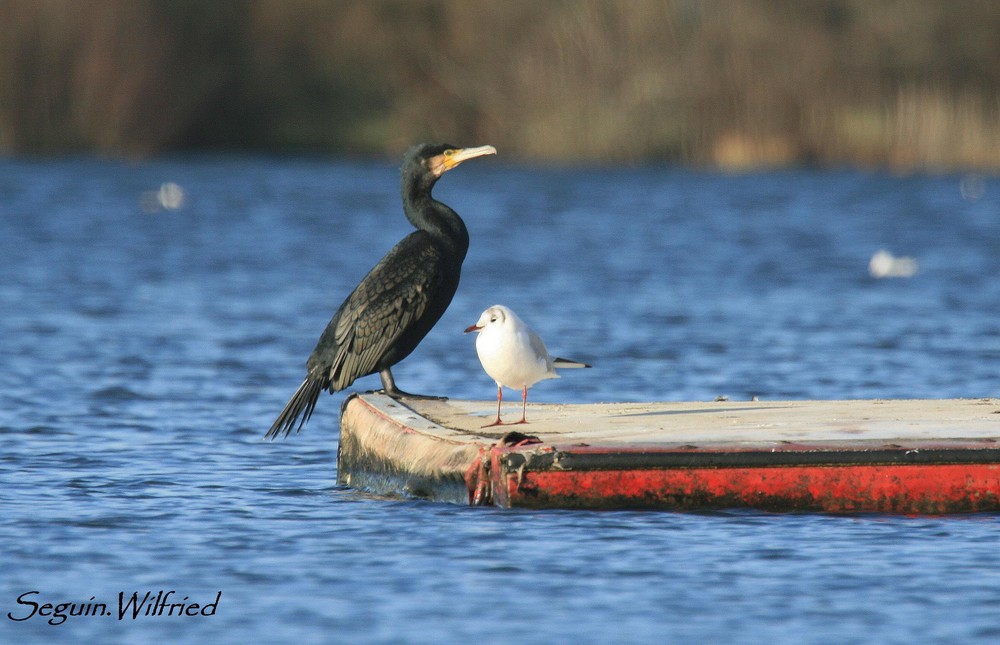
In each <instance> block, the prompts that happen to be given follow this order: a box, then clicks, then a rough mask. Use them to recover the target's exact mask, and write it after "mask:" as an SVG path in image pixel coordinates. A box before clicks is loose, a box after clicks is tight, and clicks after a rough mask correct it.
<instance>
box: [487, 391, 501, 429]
mask: <svg viewBox="0 0 1000 645" xmlns="http://www.w3.org/2000/svg"><path fill="white" fill-rule="evenodd" d="M502 401H503V388H502V387H500V384H499V383H497V420H496V421H494V422H493V423H487V424H486V425H484V426H483V427H484V428H492V427H493V426H502V425H503V421H501V420H500V403H501V402H502Z"/></svg>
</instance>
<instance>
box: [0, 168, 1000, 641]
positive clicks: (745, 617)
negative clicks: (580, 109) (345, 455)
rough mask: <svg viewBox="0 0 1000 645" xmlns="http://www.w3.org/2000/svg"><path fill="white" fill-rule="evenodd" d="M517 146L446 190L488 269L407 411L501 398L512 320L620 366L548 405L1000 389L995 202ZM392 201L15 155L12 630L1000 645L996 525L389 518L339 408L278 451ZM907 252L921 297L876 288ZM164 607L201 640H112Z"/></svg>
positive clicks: (952, 189)
mask: <svg viewBox="0 0 1000 645" xmlns="http://www.w3.org/2000/svg"><path fill="white" fill-rule="evenodd" d="M502 154H503V151H501V156H500V157H497V158H486V159H478V160H474V161H470V162H469V163H467V164H465V165H463V166H462V167H461V168H460V169H458V170H456V171H454V172H453V173H450V174H449V175H447V176H446V177H445V178H444V179H442V181H441V182H440V183H439V185H438V187H437V189H436V191H435V195H436V196H437V197H438V198H440V199H442V200H443V201H445V202H447V203H449V204H451V205H452V206H453V207H454V208H455V209H456V210H457V211H458V212H459V213H461V214H462V215H463V217H464V218H465V220H466V223H467V224H468V227H469V230H470V233H471V237H472V246H471V249H470V252H469V257H468V259H467V261H466V264H465V270H464V276H463V281H462V285H461V286H460V287H459V292H458V295H457V296H456V298H455V300H454V302H453V303H452V305H451V308H450V309H449V310H448V312H447V313H446V314H445V316H444V318H443V319H442V320H441V322H440V323H439V324H438V326H437V327H436V328H435V329H434V330H433V331H432V332H431V334H430V335H429V336H428V337H427V338H426V340H425V341H424V343H423V344H422V345H421V346H420V347H419V348H418V349H417V351H416V352H415V353H414V354H413V355H411V356H410V357H409V358H408V359H407V360H406V361H405V362H404V363H402V364H401V365H399V366H398V367H397V368H396V369H395V371H394V373H395V375H396V379H397V383H398V384H399V385H400V387H402V388H403V389H407V390H411V391H418V392H429V393H437V394H441V395H447V396H451V397H458V398H478V399H484V400H489V399H492V398H493V397H494V395H495V390H494V386H493V384H492V382H491V381H490V380H489V378H488V377H487V376H486V375H485V373H483V371H482V370H481V368H480V366H479V364H478V361H477V359H476V355H475V348H474V338H473V337H471V336H464V335H463V334H462V333H461V331H462V330H463V329H464V328H465V327H466V326H468V325H470V324H472V323H473V322H475V321H476V319H477V318H478V316H479V314H480V312H481V311H482V310H483V309H485V308H486V307H487V306H489V305H492V304H495V303H502V304H506V305H509V306H510V307H512V308H513V309H514V310H515V311H517V312H518V313H519V314H520V315H521V316H522V317H523V318H525V319H526V320H527V321H528V322H529V323H530V324H531V325H532V326H534V327H535V328H536V329H537V330H538V331H539V332H540V333H541V335H542V336H543V338H545V339H546V342H547V344H548V346H549V349H550V350H551V351H552V352H553V353H556V354H560V355H564V356H569V357H572V358H575V359H578V360H583V361H587V362H591V363H593V364H594V369H592V370H586V371H574V372H570V373H567V374H565V376H564V377H563V378H562V379H560V380H558V381H546V382H543V383H541V384H539V385H538V386H537V387H535V388H534V389H533V390H532V395H531V398H532V400H534V401H551V402H580V403H585V402H598V401H646V400H711V399H714V398H715V397H717V396H728V397H729V398H730V399H733V400H745V399H748V398H750V397H752V396H759V397H760V398H761V399H765V400H780V399H839V398H891V397H900V398H944V397H997V396H1000V279H998V277H1000V180H998V179H997V178H990V177H985V178H984V177H978V176H973V175H967V176H961V175H945V176H905V177H900V176H893V175H888V174H878V173H870V174H868V173H860V172H847V171H845V172H819V171H789V172H772V173H761V174H747V175H723V174H713V173H703V172H692V171H682V170H678V169H672V168H632V169H609V170H602V169H572V170H570V169H561V170H560V169H539V168H529V167H518V166H515V165H510V164H511V162H510V161H509V160H505V159H504V158H503V156H502ZM398 192H399V191H398V174H397V170H396V169H395V168H394V167H392V166H390V165H383V164H374V163H348V162H338V161H329V160H325V159H282V158H265V157H260V158H242V157H228V158H177V159H169V160H161V161H154V162H147V163H136V164H126V163H118V162H113V161H105V160H95V159H88V158H78V159H67V160H58V161H47V160H33V161H19V160H4V161H0V307H2V313H0V343H2V345H0V356H2V360H3V362H2V366H3V369H2V370H0V435H2V436H0V439H2V448H0V509H2V513H3V521H2V523H0V553H2V558H3V571H2V574H0V610H2V611H0V613H2V616H0V641H2V642H42V641H63V642H120V643H145V642H153V641H161V642H162V641H164V640H169V641H173V642H177V641H181V642H240V643H243V642H274V643H289V642H294V643H299V644H306V643H339V642H343V643H429V642H442V643H444V642H449V643H450V642H455V643H459V642H484V643H511V642H517V643H631V642H656V643H660V642H677V643H705V642H740V643H774V642H781V643H870V642H879V643H913V642H939V643H956V642H964V643H970V642H984V643H986V642H989V643H994V642H997V640H998V639H1000V546H998V545H1000V515H998V514H984V515H973V516H961V517H893V516H883V515H861V516H833V515H819V514H789V515H782V514H768V513H760V512H753V511H732V512H717V513H703V514H701V513H666V512H662V513H654V512H647V513H642V512H569V511H564V512H563V511H557V512H529V511H505V510H497V509H483V508H464V507H457V506H449V505H442V504H432V503H427V502H423V501H419V500H401V499H395V500H386V499H379V498H375V497H373V496H370V495H366V494H365V493H363V492H359V491H352V490H348V489H345V488H342V487H338V486H337V485H336V453H337V436H338V427H337V423H338V417H339V406H340V403H341V402H342V401H343V399H344V394H343V393H340V394H337V395H333V396H326V395H324V396H323V397H322V398H321V400H320V403H319V406H318V408H317V412H316V414H315V415H314V416H313V418H312V420H311V422H310V423H309V424H308V425H307V426H306V428H305V430H304V431H303V432H302V433H301V434H298V435H293V436H292V437H290V438H289V439H288V440H286V441H276V442H273V443H270V442H263V441H262V440H261V437H262V435H263V434H264V432H265V431H266V430H267V428H268V427H269V426H270V424H271V422H272V421H273V419H274V417H275V415H276V414H277V413H278V412H279V411H280V410H281V408H282V406H283V405H284V403H285V401H286V400H287V398H288V396H289V395H290V394H291V393H292V392H293V391H294V389H295V388H296V387H297V386H298V384H299V382H300V381H301V378H302V376H303V375H304V363H305V359H306V357H307V356H308V354H309V352H310V351H311V350H312V348H313V345H314V344H315V342H316V340H317V338H318V336H319V333H320V332H321V330H322V329H323V327H324V325H325V324H326V322H327V321H328V320H329V317H330V315H331V314H332V313H333V311H334V310H335V309H336V307H337V306H338V305H339V303H340V302H341V300H342V299H343V298H344V296H346V294H347V293H348V292H349V291H350V289H351V288H353V286H354V285H355V284H356V283H357V281H358V280H359V279H360V278H361V277H362V276H363V275H364V274H365V273H366V272H367V270H368V269H369V268H370V267H371V266H372V265H373V264H374V263H375V262H376V261H377V260H378V259H379V258H380V257H381V255H382V254H383V253H384V252H385V251H387V250H388V249H389V248H390V247H391V246H392V245H393V244H394V243H395V242H396V241H397V240H398V239H399V238H401V237H402V236H403V235H405V234H406V233H407V232H408V230H409V228H408V225H407V223H406V221H405V220H404V218H403V217H402V214H401V209H400V205H399V197H398ZM880 249H885V250H888V251H889V252H891V253H893V254H895V255H897V256H908V257H911V258H913V259H914V260H915V261H916V262H917V263H919V268H918V271H917V273H916V274H915V275H913V276H911V277H907V278H883V279H878V278H874V277H872V276H871V275H870V273H869V260H870V259H871V257H872V256H873V254H874V253H876V252H877V251H879V250H880ZM904 268H905V267H904ZM911 268H912V267H911ZM377 387H379V382H378V378H377V377H374V376H373V377H368V378H365V379H361V380H360V381H358V382H357V383H356V384H355V386H354V388H353V389H356V390H364V389H373V388H377ZM517 398H518V397H516V395H513V396H512V398H511V400H512V401H514V404H512V405H516V403H517V401H516V399H517ZM998 424H1000V420H998ZM33 591H37V592H38V593H37V594H30V593H29V592H33ZM161 591H162V592H164V593H166V592H168V591H173V592H174V593H173V594H172V595H170V596H169V597H168V602H169V603H182V602H183V603H185V607H186V608H187V609H188V610H190V609H191V608H192V607H194V606H193V605H192V603H198V605H199V606H198V607H194V613H195V614H196V615H194V616H188V615H183V616H177V615H176V614H175V615H173V616H168V615H167V612H166V611H165V610H163V611H162V614H158V613H157V612H156V611H153V612H152V615H145V614H143V613H142V611H140V612H139V615H138V616H137V617H135V618H133V617H132V613H131V612H130V610H129V608H128V607H126V610H129V612H130V613H128V614H127V615H126V616H125V617H124V618H123V619H121V620H119V613H118V610H119V594H121V598H122V600H123V602H124V603H125V604H126V605H127V604H128V603H129V599H130V598H132V597H133V594H138V595H137V596H136V597H135V601H134V603H133V604H132V605H131V608H132V609H135V608H136V605H135V603H138V602H139V601H141V600H142V598H143V596H144V595H145V594H146V592H151V596H150V598H151V599H150V600H148V602H147V604H146V605H144V607H146V608H148V607H149V606H150V605H151V604H152V602H153V600H152V598H155V596H156V595H157V593H158V592H161ZM219 592H221V597H220V596H218V594H219ZM18 598H20V599H21V600H20V601H19V600H18ZM216 599H218V603H217V604H214V603H215V601H216ZM29 603H35V604H34V605H32V604H29ZM45 603H51V605H52V607H49V608H46V607H45V606H44V605H45ZM60 603H74V606H75V607H76V610H75V613H84V614H89V613H95V611H96V613H99V614H101V615H80V616H70V617H66V618H65V619H60V618H58V617H57V616H54V615H52V614H53V613H59V612H56V609H55V605H58V604H60ZM101 603H103V605H102V604H101ZM164 604H168V603H164ZM104 605H106V608H107V615H103V614H104V612H103V608H104ZM36 607H37V609H38V612H36V613H35V614H34V615H31V616H30V617H28V616H29V615H30V614H31V613H32V612H33V611H34V609H35V608H36ZM95 608H96V609H95ZM71 611H73V610H72V608H64V610H63V611H62V612H61V613H62V614H66V613H69V612H71ZM143 611H145V610H143ZM177 611H180V609H177ZM201 611H205V612H206V613H208V614H211V615H200V614H199V612H201ZM43 612H44V613H47V614H48V615H41V614H42V613H43ZM15 618H18V619H20V618H24V620H14V619H15ZM50 623H59V624H50Z"/></svg>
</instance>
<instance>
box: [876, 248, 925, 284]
mask: <svg viewBox="0 0 1000 645" xmlns="http://www.w3.org/2000/svg"><path fill="white" fill-rule="evenodd" d="M919 269H920V265H919V264H918V263H917V260H916V258H911V257H906V256H903V257H896V256H895V255H893V254H892V253H890V252H889V251H886V250H885V249H881V250H878V251H876V252H875V254H874V255H872V259H871V260H869V261H868V273H870V274H871V276H872V277H873V278H910V277H913V276H914V275H916V273H917V271H918V270H919Z"/></svg>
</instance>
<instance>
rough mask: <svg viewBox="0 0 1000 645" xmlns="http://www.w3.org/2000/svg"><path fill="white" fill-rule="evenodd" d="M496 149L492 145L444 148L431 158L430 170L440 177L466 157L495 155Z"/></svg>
mask: <svg viewBox="0 0 1000 645" xmlns="http://www.w3.org/2000/svg"><path fill="white" fill-rule="evenodd" d="M496 153H497V149H496V148H494V147H493V146H479V147H478V148H458V149H455V150H445V151H444V152H442V153H441V154H439V155H438V156H436V157H434V158H433V159H431V160H430V161H431V163H430V167H431V172H433V173H434V175H435V176H436V177H440V176H441V175H443V174H444V173H446V172H448V171H449V170H451V169H452V168H455V167H457V166H458V164H460V163H462V162H463V161H465V160H466V159H475V158H476V157H482V156H483V155H495V154H496Z"/></svg>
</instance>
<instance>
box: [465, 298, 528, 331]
mask: <svg viewBox="0 0 1000 645" xmlns="http://www.w3.org/2000/svg"><path fill="white" fill-rule="evenodd" d="M521 324H523V323H521V319H520V318H518V317H517V314H515V313H514V312H513V311H511V310H510V308H509V307H505V306H503V305H493V306H492V307H490V308H489V309H487V310H486V311H484V312H483V314H482V315H481V316H479V320H478V321H477V322H476V324H475V325H470V326H469V327H467V328H466V329H465V333H466V334H468V333H470V332H474V331H475V332H485V331H489V330H492V329H499V328H502V327H508V326H518V325H521Z"/></svg>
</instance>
